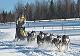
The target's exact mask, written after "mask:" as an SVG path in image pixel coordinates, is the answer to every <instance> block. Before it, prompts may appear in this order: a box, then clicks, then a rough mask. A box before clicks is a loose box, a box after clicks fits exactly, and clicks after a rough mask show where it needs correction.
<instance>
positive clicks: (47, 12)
mask: <svg viewBox="0 0 80 56" xmlns="http://www.w3.org/2000/svg"><path fill="white" fill-rule="evenodd" d="M14 7H15V8H14V11H13V12H12V11H10V12H7V11H4V10H3V11H2V12H0V22H1V23H6V22H15V21H16V19H18V18H19V17H21V16H22V15H25V18H26V20H28V21H31V20H34V21H35V20H50V19H51V20H52V19H69V18H80V0H77V2H75V0H56V1H55V0H41V1H40V0H35V3H28V2H27V3H26V4H24V3H22V2H18V3H17V4H16V5H15V6H14Z"/></svg>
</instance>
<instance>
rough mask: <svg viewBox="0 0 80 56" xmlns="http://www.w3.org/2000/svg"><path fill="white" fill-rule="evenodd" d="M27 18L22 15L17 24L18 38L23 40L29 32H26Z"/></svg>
mask: <svg viewBox="0 0 80 56" xmlns="http://www.w3.org/2000/svg"><path fill="white" fill-rule="evenodd" d="M24 24H25V17H24V15H22V17H18V20H17V23H16V35H17V38H19V39H23V38H24V37H26V36H27V32H26V31H25V26H24Z"/></svg>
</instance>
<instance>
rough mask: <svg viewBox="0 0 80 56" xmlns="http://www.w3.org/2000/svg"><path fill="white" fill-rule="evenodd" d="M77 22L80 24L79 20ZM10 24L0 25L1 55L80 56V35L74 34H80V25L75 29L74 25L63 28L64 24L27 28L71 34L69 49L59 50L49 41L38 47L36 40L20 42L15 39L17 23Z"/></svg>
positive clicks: (29, 29)
mask: <svg viewBox="0 0 80 56" xmlns="http://www.w3.org/2000/svg"><path fill="white" fill-rule="evenodd" d="M44 22H45V21H44ZM47 23H48V22H46V24H47ZM49 23H50V22H49ZM51 23H52V22H51ZM74 23H75V22H74ZM77 23H78V24H79V22H77ZM8 24H9V23H8ZM8 24H7V25H6V28H5V25H0V56H80V35H74V34H80V26H74V27H75V28H74V29H75V30H74V29H73V27H72V26H65V27H64V29H63V30H62V26H57V27H44V29H43V27H30V28H26V31H32V30H35V31H44V32H48V33H53V34H56V35H57V34H60V35H61V34H67V35H71V36H69V37H70V40H71V41H70V44H69V49H68V51H66V52H59V51H58V50H57V48H56V47H55V45H51V44H48V43H44V44H43V45H41V46H40V47H38V45H37V43H36V41H33V42H31V43H27V41H26V40H25V41H18V42H15V41H13V40H14V38H15V33H16V28H15V23H13V24H12V25H11V26H10V25H8ZM44 24H45V23H44ZM66 24H67V22H66ZM71 24H72V23H71ZM75 24H76V23H75ZM32 25H33V24H32ZM47 25H48V24H47ZM69 27H70V28H69ZM77 28H78V29H77ZM63 49H64V48H63Z"/></svg>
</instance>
